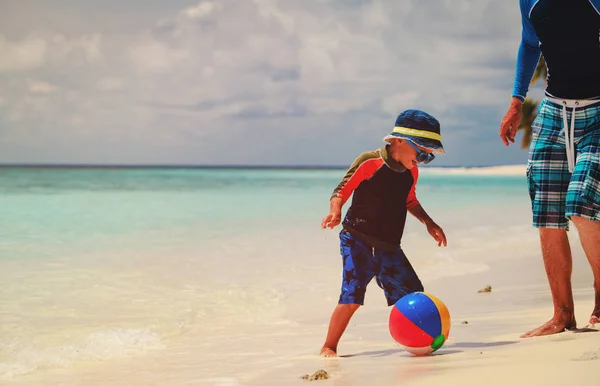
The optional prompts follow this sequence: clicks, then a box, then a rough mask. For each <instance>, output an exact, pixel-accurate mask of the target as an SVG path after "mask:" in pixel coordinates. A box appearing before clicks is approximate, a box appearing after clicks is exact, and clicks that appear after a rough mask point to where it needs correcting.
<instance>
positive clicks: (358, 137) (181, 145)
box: [0, 0, 543, 166]
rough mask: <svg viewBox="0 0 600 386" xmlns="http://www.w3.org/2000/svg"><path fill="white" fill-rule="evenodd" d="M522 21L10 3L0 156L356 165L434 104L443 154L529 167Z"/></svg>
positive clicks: (303, 5)
mask: <svg viewBox="0 0 600 386" xmlns="http://www.w3.org/2000/svg"><path fill="white" fill-rule="evenodd" d="M520 35H521V25H520V14H519V9H518V2H516V1H506V0H494V1H491V0H489V1H488V0H206V1H200V2H198V1H185V0H169V1H163V0H119V1H115V0H86V1H81V0H45V1H43V0H0V163H36V164H40V163H53V164H56V163H69V164H185V165H340V166H343V165H349V164H350V163H351V162H352V161H353V160H354V159H355V158H356V157H357V156H358V154H360V153H361V152H363V151H368V150H372V149H376V148H378V147H381V146H382V145H383V141H382V138H383V137H384V136H385V135H386V134H388V133H389V132H390V131H391V130H392V128H393V126H394V122H395V119H396V116H397V115H398V114H399V113H400V112H402V111H403V110H406V109H421V110H424V111H426V112H428V113H430V114H432V115H433V116H435V117H436V118H437V119H438V120H439V121H440V123H441V128H442V141H443V143H444V147H445V149H446V154H445V155H443V156H439V157H438V158H436V160H435V165H437V166H487V165H502V164H523V163H525V162H526V160H527V151H526V150H523V149H520V148H519V146H518V144H516V145H512V146H510V147H508V148H506V147H505V146H504V145H503V144H502V142H501V141H500V138H499V136H498V131H499V124H500V121H501V120H502V117H503V115H504V113H505V112H506V109H507V108H508V104H509V102H510V96H511V91H512V84H513V78H514V72H515V58H516V53H517V48H518V45H519V41H520ZM530 95H531V96H534V97H536V96H538V99H539V98H541V96H542V95H543V89H542V88H541V86H540V87H538V88H533V89H532V91H531V92H530ZM517 140H520V135H519V136H518V137H517ZM432 165H433V164H432Z"/></svg>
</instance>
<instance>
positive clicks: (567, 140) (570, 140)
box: [562, 101, 579, 173]
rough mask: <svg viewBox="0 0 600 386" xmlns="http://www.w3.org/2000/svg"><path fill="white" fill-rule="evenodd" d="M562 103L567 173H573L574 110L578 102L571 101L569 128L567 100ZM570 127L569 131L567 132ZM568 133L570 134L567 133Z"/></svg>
mask: <svg viewBox="0 0 600 386" xmlns="http://www.w3.org/2000/svg"><path fill="white" fill-rule="evenodd" d="M562 105H563V129H564V130H565V146H566V148H567V165H568V166H569V173H573V169H574V168H575V141H574V137H575V110H576V109H577V107H579V102H578V101H575V103H573V111H572V112H571V127H570V128H569V119H568V117H567V105H568V104H567V101H563V102H562ZM569 129H570V131H571V132H570V133H569ZM569 134H570V135H569Z"/></svg>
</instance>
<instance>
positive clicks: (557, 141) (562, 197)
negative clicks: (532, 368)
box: [521, 99, 576, 338]
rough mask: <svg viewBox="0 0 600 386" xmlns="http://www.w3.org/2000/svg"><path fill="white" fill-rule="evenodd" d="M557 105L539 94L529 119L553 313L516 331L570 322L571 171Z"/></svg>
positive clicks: (530, 175) (537, 218) (531, 179)
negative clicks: (568, 205) (531, 120)
mask: <svg viewBox="0 0 600 386" xmlns="http://www.w3.org/2000/svg"><path fill="white" fill-rule="evenodd" d="M562 113H563V109H562V106H560V105H558V104H555V103H552V102H550V101H548V100H547V99H544V100H543V101H542V103H541V105H540V110H539V112H538V115H537V117H536V119H535V121H534V123H533V125H532V133H533V134H532V142H531V148H530V150H529V161H528V169H527V182H528V187H529V195H530V198H531V205H532V214H533V226H534V227H536V228H539V229H540V244H541V250H542V257H543V260H544V267H545V269H546V276H547V277H548V283H549V284H550V291H551V293H552V301H553V303H554V315H553V316H552V318H551V319H550V320H549V321H547V322H546V323H544V324H542V325H541V326H539V327H538V328H535V329H533V330H531V331H529V332H527V333H525V334H523V335H522V336H521V337H523V338H525V337H531V336H540V335H550V334H555V333H558V332H561V331H564V330H565V329H571V328H575V326H576V323H575V316H574V310H573V308H574V307H573V293H572V290H571V272H572V269H573V267H572V258H571V248H570V245H569V239H568V236H567V229H568V225H569V221H568V220H567V217H566V215H565V213H566V202H567V190H568V187H569V183H570V181H571V173H570V172H569V168H568V165H567V161H566V160H567V155H566V146H565V136H564V131H563V127H565V126H564V122H563V117H562V115H563V114H562Z"/></svg>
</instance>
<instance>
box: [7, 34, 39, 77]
mask: <svg viewBox="0 0 600 386" xmlns="http://www.w3.org/2000/svg"><path fill="white" fill-rule="evenodd" d="M46 50H47V45H46V41H44V40H43V39H39V38H26V39H23V40H21V41H17V42H13V41H9V40H8V39H6V38H5V37H4V36H0V53H1V55H0V73H2V72H9V71H10V72H12V71H23V70H31V69H34V68H37V67H40V66H41V65H42V64H43V63H44V60H45V57H46Z"/></svg>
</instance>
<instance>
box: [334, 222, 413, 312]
mask: <svg viewBox="0 0 600 386" xmlns="http://www.w3.org/2000/svg"><path fill="white" fill-rule="evenodd" d="M340 252H341V254H342V258H343V277H342V279H343V280H342V291H341V295H340V299H339V304H361V305H362V304H364V301H365V294H366V291H367V285H368V284H369V282H370V281H371V279H373V277H375V278H376V279H377V285H379V287H381V288H382V289H383V292H384V294H385V298H386V299H387V303H388V306H392V305H394V304H396V302H397V301H398V300H399V299H400V298H401V297H403V296H404V295H407V294H409V293H412V292H417V291H423V284H421V280H419V277H418V276H417V274H416V273H415V271H414V269H413V267H412V265H411V264H410V262H409V261H408V259H407V258H406V255H405V254H404V252H402V249H401V248H400V247H398V248H396V249H395V250H394V251H386V250H383V249H378V248H373V247H371V246H370V245H368V244H367V243H365V242H363V241H361V240H359V239H357V238H356V237H354V236H352V235H351V234H350V233H349V232H348V231H347V230H345V229H342V231H341V232H340Z"/></svg>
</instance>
